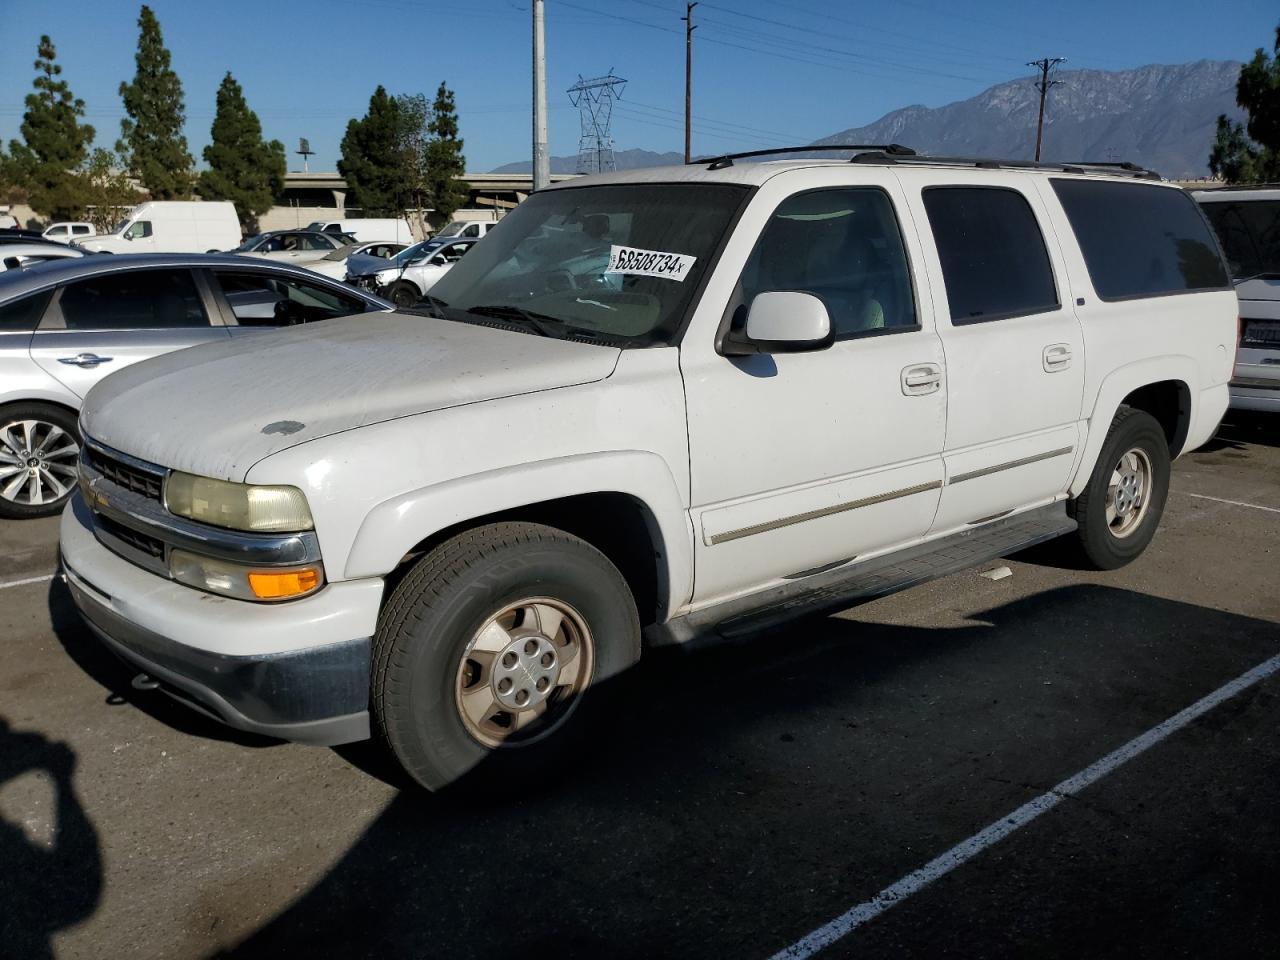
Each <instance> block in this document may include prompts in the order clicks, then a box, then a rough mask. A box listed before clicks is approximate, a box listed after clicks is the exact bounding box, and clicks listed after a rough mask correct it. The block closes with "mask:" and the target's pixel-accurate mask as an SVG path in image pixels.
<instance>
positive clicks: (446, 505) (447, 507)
mask: <svg viewBox="0 0 1280 960" xmlns="http://www.w3.org/2000/svg"><path fill="white" fill-rule="evenodd" d="M591 493H622V494H626V495H628V496H631V497H634V498H635V499H636V500H638V501H640V502H641V503H642V504H643V505H644V506H645V507H646V508H647V510H648V511H649V514H650V516H651V517H652V519H653V523H654V526H655V527H656V532H657V534H658V535H659V536H660V537H661V542H660V543H659V544H658V545H657V549H658V551H659V553H660V558H659V560H660V561H661V562H662V565H663V570H662V571H661V572H664V573H665V579H666V586H667V590H666V596H667V598H668V605H669V608H674V607H675V606H679V605H680V604H682V603H685V602H687V600H688V598H689V597H690V596H691V595H692V592H693V530H692V527H691V526H690V521H689V513H688V510H687V509H686V508H685V504H684V502H683V499H682V498H681V496H680V492H679V488H678V487H677V486H676V482H675V479H674V478H673V477H672V475H671V471H670V469H668V467H667V465H666V463H664V462H663V460H662V458H661V457H659V456H657V455H656V454H653V453H646V452H643V451H639V450H623V451H614V452H610V453H598V454H582V455H576V456H569V457H560V458H556V459H552V460H542V461H538V462H534V463H527V464H521V465H519V466H514V467H503V468H501V469H498V470H491V471H487V472H485V473H479V474H473V475H471V476H467V477H459V478H457V479H454V480H448V481H445V482H444V483H438V484H434V485H432V486H429V487H423V488H420V489H418V490H413V491H410V492H409V493H405V494H401V495H400V496H397V497H393V498H391V499H390V500H386V501H383V502H382V503H380V504H378V505H377V506H376V507H374V508H373V509H372V510H371V511H369V513H368V515H367V516H366V517H365V519H364V521H363V523H361V525H360V529H359V530H358V531H357V533H356V537H355V541H354V542H353V544H352V547H351V552H350V553H349V554H348V555H347V566H346V571H345V574H344V576H345V577H346V578H347V579H357V578H360V577H378V576H384V575H386V574H387V573H389V572H391V571H392V570H394V569H395V567H396V565H397V564H399V562H400V561H401V560H402V559H403V558H404V556H405V555H406V554H407V553H409V552H410V551H411V550H412V549H413V547H414V546H415V545H416V544H418V543H420V542H421V541H423V540H424V539H426V538H427V537H429V536H431V535H432V534H433V533H436V532H438V531H440V530H444V529H446V528H448V527H452V526H454V525H456V524H460V523H464V522H465V521H467V520H472V519H475V518H477V517H482V516H488V515H490V514H494V513H499V512H502V511H507V510H514V509H517V508H519V507H527V506H532V505H534V504H538V503H545V502H547V501H551V500H559V499H563V498H565V497H572V496H579V495H582V494H591ZM667 612H668V613H669V612H670V609H669V610H668V611H667Z"/></svg>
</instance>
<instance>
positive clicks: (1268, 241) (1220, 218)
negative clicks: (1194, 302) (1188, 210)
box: [1200, 200, 1280, 278]
mask: <svg viewBox="0 0 1280 960" xmlns="http://www.w3.org/2000/svg"><path fill="white" fill-rule="evenodd" d="M1200 207H1201V209H1202V210H1204V212H1205V214H1206V215H1207V216H1208V218H1209V222H1210V223H1212V224H1213V229H1214V230H1215V231H1217V234H1218V239H1219V240H1221V241H1222V250H1223V252H1224V253H1225V254H1226V255H1227V265H1228V266H1229V267H1230V268H1231V275H1232V276H1234V277H1240V278H1243V277H1256V276H1258V275H1259V274H1262V273H1280V200H1205V201H1202V202H1201V204H1200Z"/></svg>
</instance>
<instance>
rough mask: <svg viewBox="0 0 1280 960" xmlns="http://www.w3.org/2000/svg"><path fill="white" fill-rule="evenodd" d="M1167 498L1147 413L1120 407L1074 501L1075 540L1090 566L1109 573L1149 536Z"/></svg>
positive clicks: (1163, 446) (1156, 429) (1156, 436)
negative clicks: (1076, 524) (1082, 487)
mask: <svg viewBox="0 0 1280 960" xmlns="http://www.w3.org/2000/svg"><path fill="white" fill-rule="evenodd" d="M1168 495H1169V447H1168V443H1167V441H1166V440H1165V436H1164V430H1163V429H1162V428H1161V426H1160V424H1159V423H1158V422H1157V421H1156V419H1155V418H1154V417H1152V416H1151V415H1150V414H1149V413H1146V412H1144V411H1142V410H1135V409H1133V408H1131V407H1121V408H1120V411H1119V412H1118V413H1117V414H1116V416H1115V419H1114V420H1112V421H1111V429H1110V431H1109V432H1108V434H1107V439H1106V442H1105V443H1103V445H1102V452H1101V453H1100V454H1099V455H1098V462H1097V464H1096V465H1095V466H1094V468H1093V475H1092V476H1091V477H1090V478H1089V484H1088V486H1086V487H1085V489H1084V491H1083V492H1082V493H1081V494H1080V496H1079V497H1077V498H1076V502H1075V508H1076V520H1077V522H1078V524H1079V527H1078V532H1077V537H1078V542H1079V545H1080V549H1081V552H1082V553H1083V554H1084V558H1085V559H1086V560H1087V561H1088V563H1089V565H1090V566H1093V567H1095V568H1097V569H1099V570H1114V569H1115V568H1116V567H1122V566H1124V565H1125V564H1126V563H1129V562H1130V561H1132V560H1134V559H1136V558H1137V557H1138V555H1139V554H1141V553H1142V551H1143V550H1145V549H1146V548H1147V544H1149V543H1150V542H1151V538H1152V537H1154V536H1155V533H1156V527H1157V526H1159V524H1160V516H1161V514H1162V513H1163V512H1164V502H1165V499H1166V498H1167V497H1168Z"/></svg>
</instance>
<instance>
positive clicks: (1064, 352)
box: [1042, 343, 1071, 373]
mask: <svg viewBox="0 0 1280 960" xmlns="http://www.w3.org/2000/svg"><path fill="white" fill-rule="evenodd" d="M1042 362H1043V363H1044V372H1045V373H1057V372H1058V371H1059V370H1066V369H1067V368H1068V367H1069V366H1071V345H1070V344H1067V343H1051V344H1049V346H1047V347H1045V348H1044V354H1043V355H1042Z"/></svg>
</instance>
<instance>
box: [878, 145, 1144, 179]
mask: <svg viewBox="0 0 1280 960" xmlns="http://www.w3.org/2000/svg"><path fill="white" fill-rule="evenodd" d="M852 162H853V163H887V164H898V163H904V164H920V165H938V166H950V167H978V168H979V169H983V170H1052V171H1057V172H1058V173H1110V174H1116V175H1128V176H1131V177H1134V178H1135V179H1140V180H1160V179H1162V178H1161V176H1160V174H1158V173H1156V172H1155V171H1154V170H1147V169H1145V168H1144V167H1140V166H1138V165H1137V164H1136V163H1129V162H1123V163H1114V162H1105V163H1102V162H1099V163H1094V162H1093V161H1087V160H1086V161H1078V162H1077V161H1069V162H1065V163H1063V162H1047V161H1036V160H997V159H988V158H985V157H931V156H927V155H923V154H916V155H912V156H897V155H892V154H887V153H883V152H878V151H874V150H873V151H869V152H867V153H860V154H858V155H857V156H855V157H854V158H853V160H852Z"/></svg>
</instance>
